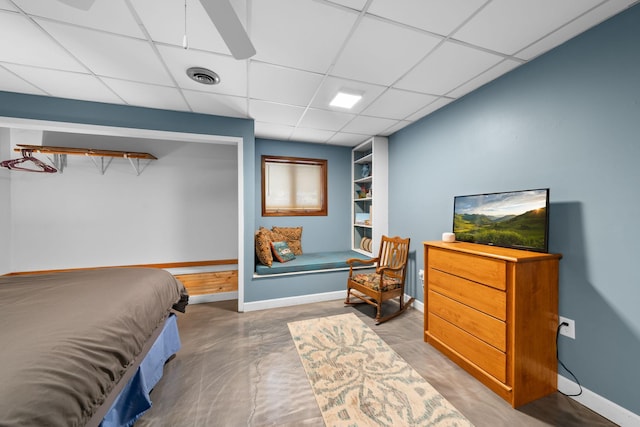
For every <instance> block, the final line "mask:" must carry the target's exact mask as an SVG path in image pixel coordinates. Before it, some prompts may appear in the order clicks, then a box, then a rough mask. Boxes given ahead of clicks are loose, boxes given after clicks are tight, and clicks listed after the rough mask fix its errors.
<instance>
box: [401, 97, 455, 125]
mask: <svg viewBox="0 0 640 427" xmlns="http://www.w3.org/2000/svg"><path fill="white" fill-rule="evenodd" d="M453 101H455V99H452V98H445V97H442V98H439V99H437V100H436V101H434V102H432V103H431V104H429V105H427V106H426V107H424V108H423V109H421V110H420V111H417V112H416V113H415V114H413V115H412V116H410V117H407V119H408V120H410V121H412V122H415V121H417V120H420V119H421V118H423V117H424V116H426V115H428V114H431V113H433V112H434V111H436V110H439V109H440V108H442V107H444V106H445V105H447V104H449V103H451V102H453Z"/></svg>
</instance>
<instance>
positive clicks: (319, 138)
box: [290, 127, 335, 144]
mask: <svg viewBox="0 0 640 427" xmlns="http://www.w3.org/2000/svg"><path fill="white" fill-rule="evenodd" d="M334 134H335V132H333V131H328V130H320V129H307V128H300V127H298V128H295V130H294V131H293V133H292V134H291V138H290V139H291V140H292V141H304V142H315V143H319V144H324V143H326V142H327V141H328V140H329V138H331V137H332V136H333V135H334Z"/></svg>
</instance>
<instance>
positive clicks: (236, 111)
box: [183, 90, 247, 117]
mask: <svg viewBox="0 0 640 427" xmlns="http://www.w3.org/2000/svg"><path fill="white" fill-rule="evenodd" d="M183 93H184V96H185V98H186V99H187V102H188V103H189V106H190V107H191V109H192V110H193V111H194V112H196V113H203V114H213V115H216V116H229V117H247V101H246V100H245V99H244V98H241V97H238V96H228V95H220V94H214V93H208V92H197V91H193V90H185V91H184V92H183Z"/></svg>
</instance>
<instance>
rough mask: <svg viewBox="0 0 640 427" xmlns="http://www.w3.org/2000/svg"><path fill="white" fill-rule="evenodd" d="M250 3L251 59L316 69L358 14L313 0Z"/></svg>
mask: <svg viewBox="0 0 640 427" xmlns="http://www.w3.org/2000/svg"><path fill="white" fill-rule="evenodd" d="M252 4H253V13H252V15H251V19H252V21H251V38H252V41H253V44H254V46H255V48H256V51H257V53H256V56H255V59H258V60H261V61H264V62H269V63H273V64H280V65H284V66H289V67H293V68H298V69H301V70H308V71H315V72H319V73H325V72H326V71H327V69H328V68H329V66H330V65H331V63H332V61H333V60H334V58H335V56H336V55H337V53H338V51H339V49H340V47H341V46H342V44H343V43H344V39H345V37H346V36H347V34H349V31H350V30H351V27H352V26H353V23H354V22H355V20H356V18H357V16H358V15H357V14H356V13H355V12H349V11H347V10H345V9H342V8H338V7H335V6H331V5H327V4H324V3H319V2H316V1H313V0H271V1H254V2H253V3H252ZM329 23H330V24H329ZM328 24H329V25H328Z"/></svg>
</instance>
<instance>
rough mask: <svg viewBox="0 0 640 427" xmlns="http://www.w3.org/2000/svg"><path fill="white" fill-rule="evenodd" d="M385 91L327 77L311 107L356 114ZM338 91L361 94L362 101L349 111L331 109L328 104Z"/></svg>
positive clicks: (367, 84)
mask: <svg viewBox="0 0 640 427" xmlns="http://www.w3.org/2000/svg"><path fill="white" fill-rule="evenodd" d="M385 89H386V88H385V87H384V86H379V85H373V84H369V83H362V82H358V81H355V80H347V79H341V78H338V77H327V78H326V79H325V80H324V82H322V86H320V89H319V90H318V93H317V94H316V97H315V98H314V99H313V102H312V103H311V106H312V107H315V108H320V109H335V110H336V111H344V112H346V111H348V112H350V113H354V114H358V113H360V112H362V110H364V109H365V108H366V107H367V106H368V105H369V104H370V103H371V102H373V100H374V99H376V98H377V97H378V96H380V94H381V93H382V92H383V91H384V90H385ZM340 90H342V91H346V92H349V93H359V94H362V99H361V100H360V101H358V103H357V104H356V105H354V106H353V108H351V109H350V110H344V109H341V108H336V107H331V106H330V105H329V103H330V102H331V100H332V99H333V98H334V97H335V96H336V94H337V93H338V91H340Z"/></svg>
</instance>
